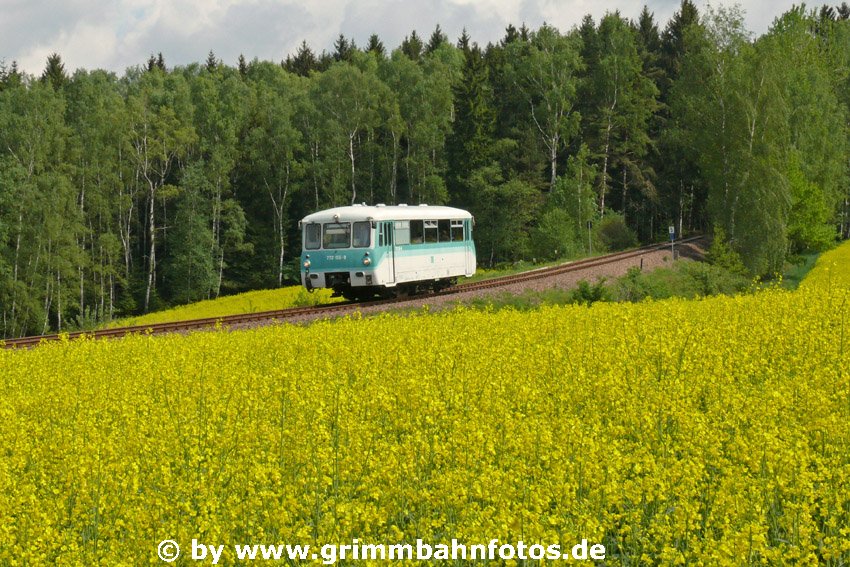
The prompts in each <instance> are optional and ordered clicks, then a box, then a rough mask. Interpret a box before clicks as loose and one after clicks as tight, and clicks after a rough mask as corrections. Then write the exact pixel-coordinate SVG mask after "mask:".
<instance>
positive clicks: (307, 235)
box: [304, 223, 322, 250]
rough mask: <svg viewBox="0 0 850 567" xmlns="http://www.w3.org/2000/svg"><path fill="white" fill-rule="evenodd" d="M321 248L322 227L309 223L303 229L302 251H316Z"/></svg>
mask: <svg viewBox="0 0 850 567" xmlns="http://www.w3.org/2000/svg"><path fill="white" fill-rule="evenodd" d="M321 246H322V225H320V224H318V223H310V224H308V225H307V226H305V227H304V249H305V250H318V249H319V248H320V247H321Z"/></svg>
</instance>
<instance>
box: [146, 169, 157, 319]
mask: <svg viewBox="0 0 850 567" xmlns="http://www.w3.org/2000/svg"><path fill="white" fill-rule="evenodd" d="M155 201H156V189H155V187H154V185H153V183H151V184H150V194H149V206H148V242H149V245H150V248H149V250H150V253H149V254H148V283H147V289H146V290H145V313H147V312H148V308H149V307H150V300H151V289H153V286H154V279H155V278H156V225H155V220H156V218H155V214H154V203H155Z"/></svg>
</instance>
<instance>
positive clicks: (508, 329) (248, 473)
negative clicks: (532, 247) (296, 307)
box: [0, 245, 850, 566]
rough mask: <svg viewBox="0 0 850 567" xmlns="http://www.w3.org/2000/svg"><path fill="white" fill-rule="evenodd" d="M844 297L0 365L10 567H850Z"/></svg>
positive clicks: (252, 340) (1, 530) (83, 346)
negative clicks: (498, 555)
mask: <svg viewBox="0 0 850 567" xmlns="http://www.w3.org/2000/svg"><path fill="white" fill-rule="evenodd" d="M847 249H848V246H847V245H845V246H844V248H842V249H841V250H842V252H841V254H846V253H847ZM836 258H839V256H836ZM845 260H846V257H845ZM825 266H829V269H830V271H831V273H832V274H833V276H832V277H833V280H832V281H833V282H835V281H837V280H836V276H835V274H836V273H838V272H840V273H842V274H843V275H842V277H843V278H846V277H847V275H848V270H850V262H847V261H844V260H839V261H838V262H837V263H835V264H829V263H828V262H822V265H820V266H819V267H818V268H817V269H816V270H815V273H814V274H813V276H812V277H813V278H820V277H823V275H822V273H821V268H824V267H825ZM848 298H850V291H848V289H847V287H844V286H840V285H831V286H816V285H807V286H803V287H802V288H801V289H800V290H797V291H794V292H790V291H784V290H779V289H768V290H764V291H760V292H758V293H755V294H751V295H745V296H739V297H714V298H709V299H703V300H697V301H684V300H667V301H659V302H645V303H639V304H599V303H597V304H594V305H593V306H592V307H584V306H568V307H548V308H541V309H540V310H538V311H533V312H516V311H512V310H501V311H499V312H496V313H492V312H486V311H474V310H467V309H462V308H459V309H458V310H455V311H451V312H441V313H436V314H424V313H423V314H417V315H408V316H397V315H385V316H380V317H376V318H370V319H359V318H357V317H354V318H351V319H345V320H341V321H336V322H320V323H315V324H312V325H310V326H307V327H299V326H291V325H281V326H276V327H269V328H264V329H259V330H255V331H249V332H238V333H228V332H225V331H219V332H199V333H195V334H192V335H189V336H167V337H151V336H135V337H130V338H126V339H123V340H112V341H92V340H85V341H74V342H66V343H53V344H45V345H44V346H42V347H39V348H37V349H34V350H31V351H24V352H11V351H0V385H1V386H2V392H3V395H2V397H0V564H9V565H137V564H151V565H164V564H163V563H162V562H161V561H160V560H159V559H158V557H157V544H158V543H159V542H160V541H162V540H164V539H173V540H174V541H176V542H178V543H179V544H180V546H181V547H182V548H183V554H182V555H181V557H180V559H178V561H177V562H176V563H175V564H176V565H194V564H199V565H200V564H201V563H194V562H192V561H191V557H190V556H189V554H190V542H191V541H192V539H197V540H199V541H202V542H206V543H209V544H226V545H227V547H225V549H224V557H223V558H222V560H221V562H220V563H219V564H233V563H234V562H235V558H234V555H233V551H232V549H231V547H230V546H232V545H234V544H243V543H306V544H316V545H321V544H326V543H350V542H351V541H352V539H353V538H358V540H359V541H360V542H365V543H386V544H391V543H403V542H413V541H415V540H416V538H422V539H423V540H425V541H429V542H432V543H439V542H446V541H450V540H451V539H452V538H456V539H458V540H462V541H464V542H468V543H481V542H483V543H486V542H488V541H489V540H490V539H493V538H498V539H499V540H500V541H501V542H513V541H517V540H523V541H525V542H531V543H541V544H544V545H548V544H552V543H560V544H562V545H563V546H565V547H568V546H570V545H572V544H574V543H576V542H578V541H580V540H581V539H582V538H586V539H588V540H589V541H592V542H600V543H604V544H605V546H606V550H607V557H608V559H607V562H608V564H615V565H620V564H622V565H676V564H683V565H684V564H688V565H707V566H708V565H750V564H752V565H780V564H785V565H816V564H823V565H836V566H837V565H847V564H848V563H850V317H848V310H850V309H849V308H848ZM210 563H211V562H210V558H209V557H207V561H206V563H205V564H210ZM357 563H358V562H349V564H357Z"/></svg>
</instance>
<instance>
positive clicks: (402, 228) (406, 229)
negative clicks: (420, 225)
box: [390, 221, 410, 246]
mask: <svg viewBox="0 0 850 567" xmlns="http://www.w3.org/2000/svg"><path fill="white" fill-rule="evenodd" d="M395 243H396V246H404V245H405V244H410V221H395ZM390 244H392V241H390Z"/></svg>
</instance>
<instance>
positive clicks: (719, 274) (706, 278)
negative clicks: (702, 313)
mask: <svg viewBox="0 0 850 567" xmlns="http://www.w3.org/2000/svg"><path fill="white" fill-rule="evenodd" d="M750 285H751V284H750V280H749V279H748V278H747V277H746V276H745V275H742V274H740V273H734V272H731V271H729V270H726V269H724V268H722V267H720V266H718V265H712V264H705V263H701V262H676V263H675V264H673V266H672V267H670V268H659V269H656V270H653V271H650V272H642V271H641V270H640V269H639V268H630V269H629V271H628V273H627V274H626V275H625V276H623V277H621V278H619V279H618V280H617V281H616V283H615V284H614V286H613V296H614V297H615V298H616V299H617V300H619V301H631V302H636V301H642V300H644V299H666V298H669V297H685V298H689V299H693V298H697V297H707V296H710V295H717V294H726V295H733V294H736V293H741V292H744V291H746V290H748V289H749V288H750Z"/></svg>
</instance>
